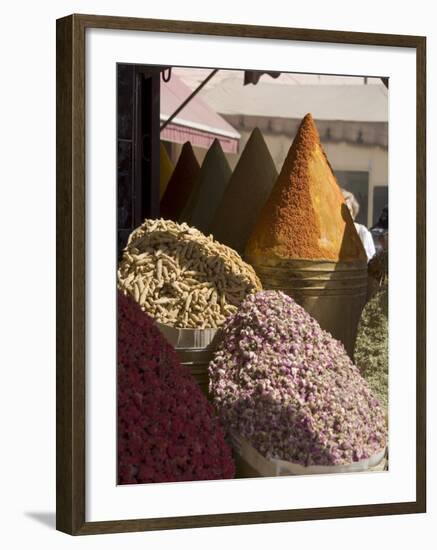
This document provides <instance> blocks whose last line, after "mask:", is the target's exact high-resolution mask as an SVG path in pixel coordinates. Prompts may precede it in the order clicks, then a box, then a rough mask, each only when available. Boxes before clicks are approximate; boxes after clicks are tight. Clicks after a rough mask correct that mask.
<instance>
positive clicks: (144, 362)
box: [117, 293, 235, 484]
mask: <svg viewBox="0 0 437 550" xmlns="http://www.w3.org/2000/svg"><path fill="white" fill-rule="evenodd" d="M117 354H118V368H117V401H118V416H117V420H118V430H117V438H118V482H119V483H121V484H126V483H159V482H168V481H191V480H200V479H227V478H232V477H234V473H235V468H234V464H233V461H232V458H231V451H230V449H229V447H228V446H227V445H226V443H225V441H224V436H223V431H222V429H221V427H220V425H219V422H218V420H217V418H216V417H215V416H214V413H213V409H212V407H211V405H210V404H209V403H208V401H207V400H206V398H205V397H204V396H203V394H202V392H201V390H200V388H199V386H198V385H197V383H196V382H195V380H194V378H192V376H191V374H190V372H189V370H188V369H187V368H186V367H183V366H182V365H181V364H180V363H179V361H178V358H177V356H176V352H175V351H174V350H173V348H172V347H171V346H170V345H169V344H168V343H167V342H166V340H165V339H164V337H163V336H162V335H161V333H160V332H159V330H158V328H157V327H156V326H155V325H154V323H153V321H152V320H151V319H150V318H149V317H148V316H147V315H145V314H144V313H143V312H142V311H141V310H140V308H139V307H138V305H137V304H135V302H133V301H132V300H131V299H130V298H127V297H125V296H123V295H122V294H120V293H119V295H118V346H117Z"/></svg>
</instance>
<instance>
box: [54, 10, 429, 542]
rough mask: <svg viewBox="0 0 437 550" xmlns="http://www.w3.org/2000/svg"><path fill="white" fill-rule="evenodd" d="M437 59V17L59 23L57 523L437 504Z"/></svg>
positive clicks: (286, 516)
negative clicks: (433, 469)
mask: <svg viewBox="0 0 437 550" xmlns="http://www.w3.org/2000/svg"><path fill="white" fill-rule="evenodd" d="M425 78H426V40H425V37H419V36H398V35H388V34H387V35H385V34H367V33H354V32H339V31H327V30H311V29H292V28H282V27H275V28H273V27H256V26H246V25H231V24H217V23H199V22H196V23H194V22H186V21H164V20H151V19H150V20H149V19H133V18H125V17H107V16H97V15H71V16H68V17H65V18H62V19H59V20H58V21H57V199H56V204H57V528H58V529H59V530H61V531H64V532H66V533H69V534H73V535H79V534H96V533H115V532H127V531H141V530H156V529H174V528H188V527H207V526H220V525H237V524H249V523H272V522H287V521H299V520H310V519H324V518H346V517H357V516H374V515H389V514H404V513H420V512H425V510H426V438H425V433H426V424H425V422H426V420H425V419H426V414H425V413H426V392H425V390H426V376H425V346H426V339H425V338H426V337H425V321H426V312H425V282H426V270H425V244H426V240H425V221H426V208H425V206H426V186H425V177H426V175H425V168H426V162H425V161H426V149H425V141H426V140H425V137H426V97H425V94H426V85H425ZM389 214H390V226H389V223H388V218H389ZM389 232H390V239H389V238H388V235H389Z"/></svg>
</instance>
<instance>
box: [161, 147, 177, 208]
mask: <svg viewBox="0 0 437 550" xmlns="http://www.w3.org/2000/svg"><path fill="white" fill-rule="evenodd" d="M173 170H174V166H173V164H172V162H171V160H170V157H169V156H168V153H167V150H166V148H165V147H164V145H163V143H162V142H161V143H160V147H159V196H160V198H162V197H163V195H164V193H165V190H166V189H167V185H168V182H169V181H170V178H171V175H172V173H173Z"/></svg>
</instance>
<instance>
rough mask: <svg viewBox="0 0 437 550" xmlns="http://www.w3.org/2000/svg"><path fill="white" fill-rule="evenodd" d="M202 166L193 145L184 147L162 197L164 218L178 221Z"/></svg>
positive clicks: (161, 207) (187, 143) (188, 144)
mask: <svg viewBox="0 0 437 550" xmlns="http://www.w3.org/2000/svg"><path fill="white" fill-rule="evenodd" d="M199 170H200V166H199V163H198V162H197V159H196V157H195V156H194V151H193V148H192V146H191V143H190V142H189V141H187V142H186V143H184V145H183V147H182V151H181V154H180V155H179V159H178V161H177V163H176V166H175V169H174V171H173V173H172V175H171V178H170V181H169V182H168V185H167V188H166V191H165V193H164V195H163V197H162V200H161V205H160V211H161V216H162V217H163V218H167V219H169V220H177V219H178V217H179V215H180V213H181V212H182V210H183V209H184V208H185V205H186V204H187V201H188V199H189V197H190V194H191V191H192V190H193V185H194V181H195V180H196V177H197V175H198V173H199Z"/></svg>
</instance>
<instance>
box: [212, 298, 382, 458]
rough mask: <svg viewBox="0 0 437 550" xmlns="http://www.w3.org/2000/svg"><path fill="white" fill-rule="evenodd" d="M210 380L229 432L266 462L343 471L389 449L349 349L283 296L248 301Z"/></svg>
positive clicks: (228, 331)
mask: <svg viewBox="0 0 437 550" xmlns="http://www.w3.org/2000/svg"><path fill="white" fill-rule="evenodd" d="M209 373H210V390H211V392H212V395H213V399H214V403H215V406H216V408H217V410H218V413H219V415H220V417H221V419H222V422H223V424H224V425H225V426H226V428H227V429H228V430H230V431H232V432H234V433H237V434H239V435H240V436H242V437H243V438H245V439H247V440H248V441H249V442H250V443H251V444H252V445H253V446H254V447H255V449H257V450H258V451H259V452H260V453H261V454H262V455H264V456H265V457H266V458H276V459H282V460H287V461H290V462H294V463H298V464H301V465H304V466H309V465H340V464H350V463H352V462H356V461H359V460H363V459H365V458H369V457H370V456H372V455H374V454H375V453H376V452H378V451H380V450H382V449H383V448H384V447H385V446H386V439H387V429H386V423H385V415H384V411H383V409H382V408H381V406H380V404H379V402H378V400H377V399H376V398H375V396H374V395H373V394H372V391H371V390H370V388H369V386H368V384H367V382H366V381H365V380H364V379H363V378H362V376H361V375H360V372H359V370H358V369H357V367H355V366H354V365H353V364H352V361H351V360H350V359H349V357H348V355H347V353H346V351H345V349H344V347H343V345H342V344H341V343H340V342H338V341H337V340H335V339H334V338H333V337H332V336H331V335H330V334H329V333H328V332H326V331H324V330H322V329H321V328H320V325H319V324H318V323H317V321H316V320H315V319H313V318H312V317H311V316H310V315H309V314H308V313H307V312H306V311H305V310H304V309H303V308H302V307H300V306H299V305H298V304H296V302H294V300H293V299H291V298H290V297H289V296H287V295H285V294H284V293H282V292H277V291H263V292H258V293H257V294H255V295H250V296H248V297H247V298H246V299H245V301H244V302H243V303H242V305H241V306H240V308H239V310H238V312H237V313H236V314H235V315H233V316H232V317H230V318H229V319H228V320H227V321H226V322H225V324H224V326H223V334H222V338H221V341H220V343H219V345H218V349H217V352H216V353H215V356H214V359H213V361H212V362H211V363H210V366H209Z"/></svg>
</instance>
